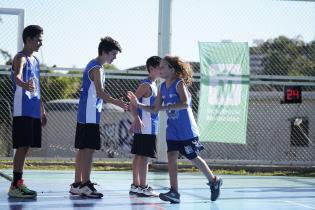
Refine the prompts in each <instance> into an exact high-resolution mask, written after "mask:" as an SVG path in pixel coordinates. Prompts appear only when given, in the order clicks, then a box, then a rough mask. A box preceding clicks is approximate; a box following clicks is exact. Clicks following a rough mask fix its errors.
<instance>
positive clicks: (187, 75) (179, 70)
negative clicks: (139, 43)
mask: <svg viewBox="0 0 315 210" xmlns="http://www.w3.org/2000/svg"><path fill="white" fill-rule="evenodd" d="M163 60H165V61H166V63H167V65H168V66H169V67H170V68H173V69H175V74H176V76H178V77H179V78H182V79H183V81H184V83H185V84H186V85H187V86H191V84H192V77H193V71H192V69H191V67H190V64H189V63H187V62H185V61H183V59H181V58H180V57H178V56H170V55H167V56H165V57H164V58H163Z"/></svg>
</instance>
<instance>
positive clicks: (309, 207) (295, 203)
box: [280, 200, 315, 209]
mask: <svg viewBox="0 0 315 210" xmlns="http://www.w3.org/2000/svg"><path fill="white" fill-rule="evenodd" d="M280 201H282V202H285V203H290V204H294V205H297V206H302V207H305V208H307V209H315V207H314V206H308V205H305V204H302V203H297V202H293V201H283V200H280Z"/></svg>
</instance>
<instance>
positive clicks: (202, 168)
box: [191, 156, 215, 182]
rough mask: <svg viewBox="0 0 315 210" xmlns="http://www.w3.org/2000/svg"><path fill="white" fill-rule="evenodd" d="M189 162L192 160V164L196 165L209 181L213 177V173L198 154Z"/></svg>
mask: <svg viewBox="0 0 315 210" xmlns="http://www.w3.org/2000/svg"><path fill="white" fill-rule="evenodd" d="M191 162H193V163H194V165H195V166H197V168H198V169H199V170H200V171H201V172H202V173H203V174H204V175H205V176H206V177H207V179H208V180H209V182H211V181H212V180H214V179H215V176H214V175H213V173H212V171H211V170H210V168H209V166H208V165H207V163H206V161H204V159H202V158H201V157H200V156H197V157H196V158H194V159H192V160H191Z"/></svg>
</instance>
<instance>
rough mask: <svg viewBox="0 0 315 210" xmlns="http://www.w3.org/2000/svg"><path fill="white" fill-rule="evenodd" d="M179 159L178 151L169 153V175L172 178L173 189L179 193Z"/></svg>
mask: <svg viewBox="0 0 315 210" xmlns="http://www.w3.org/2000/svg"><path fill="white" fill-rule="evenodd" d="M177 158H178V151H170V152H167V159H168V164H167V167H168V173H169V176H170V184H171V188H172V189H173V190H175V191H176V192H178V180H177Z"/></svg>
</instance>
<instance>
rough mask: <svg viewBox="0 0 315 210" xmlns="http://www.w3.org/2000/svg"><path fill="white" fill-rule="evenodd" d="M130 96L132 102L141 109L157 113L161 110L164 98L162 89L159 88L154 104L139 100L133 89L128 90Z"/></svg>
mask: <svg viewBox="0 0 315 210" xmlns="http://www.w3.org/2000/svg"><path fill="white" fill-rule="evenodd" d="M128 98H129V100H130V103H131V104H132V105H133V106H135V107H139V108H140V109H143V110H144V111H147V112H153V113H157V112H159V110H161V104H162V98H161V93H160V90H158V93H157V96H156V98H155V101H154V105H153V106H149V105H146V104H142V103H140V102H139V101H138V98H137V96H136V95H135V94H134V93H133V92H131V91H128Z"/></svg>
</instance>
